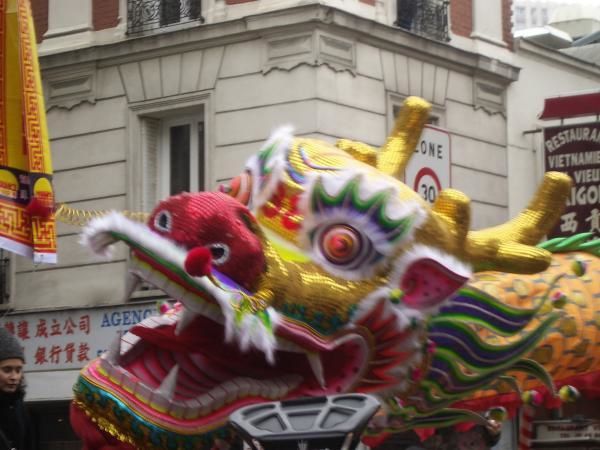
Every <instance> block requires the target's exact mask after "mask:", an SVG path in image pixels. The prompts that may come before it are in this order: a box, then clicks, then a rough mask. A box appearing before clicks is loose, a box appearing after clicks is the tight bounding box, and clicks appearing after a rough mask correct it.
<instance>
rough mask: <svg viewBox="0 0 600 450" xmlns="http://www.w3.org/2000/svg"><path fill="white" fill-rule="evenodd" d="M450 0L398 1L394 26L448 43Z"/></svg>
mask: <svg viewBox="0 0 600 450" xmlns="http://www.w3.org/2000/svg"><path fill="white" fill-rule="evenodd" d="M449 3H450V2H449V0H396V21H395V22H394V25H396V26H397V27H399V28H402V29H404V30H408V31H411V32H413V33H415V34H420V35H422V36H426V37H428V38H431V39H436V40H438V41H448V40H449V37H448V5H449Z"/></svg>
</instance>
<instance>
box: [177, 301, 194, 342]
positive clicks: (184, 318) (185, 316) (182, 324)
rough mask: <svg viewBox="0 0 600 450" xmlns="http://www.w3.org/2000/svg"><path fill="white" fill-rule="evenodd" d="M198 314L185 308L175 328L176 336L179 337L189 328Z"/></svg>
mask: <svg viewBox="0 0 600 450" xmlns="http://www.w3.org/2000/svg"><path fill="white" fill-rule="evenodd" d="M196 316H197V314H196V313H195V312H193V311H190V310H189V309H187V308H183V309H182V310H181V312H180V313H179V321H178V322H177V326H176V327H175V335H176V336H179V335H180V334H181V333H182V332H183V330H185V329H186V328H187V326H188V325H189V324H190V323H192V322H193V321H194V319H195V318H196Z"/></svg>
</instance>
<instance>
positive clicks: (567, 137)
mask: <svg viewBox="0 0 600 450" xmlns="http://www.w3.org/2000/svg"><path fill="white" fill-rule="evenodd" d="M544 162H545V168H546V171H550V170H552V171H558V172H564V173H566V174H568V175H570V176H571V178H572V179H573V188H572V189H571V195H570V197H569V200H568V203H567V207H566V208H565V211H564V212H563V214H562V216H561V220H560V222H559V223H558V224H557V225H556V227H555V228H554V229H553V230H552V232H551V233H550V234H549V236H548V237H559V236H570V235H573V234H576V233H583V232H590V231H591V232H593V233H594V234H595V235H596V236H597V237H600V123H591V124H580V125H565V126H560V127H553V128H546V129H545V130H544Z"/></svg>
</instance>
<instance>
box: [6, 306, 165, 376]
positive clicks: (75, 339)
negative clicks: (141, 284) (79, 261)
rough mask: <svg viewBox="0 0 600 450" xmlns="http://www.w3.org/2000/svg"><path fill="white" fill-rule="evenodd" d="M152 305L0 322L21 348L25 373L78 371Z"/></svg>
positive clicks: (13, 316) (17, 316) (26, 315)
mask: <svg viewBox="0 0 600 450" xmlns="http://www.w3.org/2000/svg"><path fill="white" fill-rule="evenodd" d="M155 315H158V308H157V305H156V303H154V302H153V303H136V304H130V305H118V306H110V307H99V308H94V309H70V310H65V311H56V312H32V313H24V314H9V315H6V316H4V317H3V318H2V319H0V326H4V327H5V328H6V329H7V330H8V331H9V332H10V333H12V334H14V335H15V337H17V338H18V339H19V341H20V342H21V343H22V344H23V349H24V351H25V359H26V364H27V367H26V369H27V371H28V372H37V371H47V370H63V369H79V368H81V367H83V366H84V365H85V364H86V363H87V362H88V361H91V360H92V359H94V358H96V357H97V356H99V355H101V354H102V353H103V352H104V351H105V350H106V349H107V348H108V346H109V345H110V343H111V342H112V341H113V340H114V339H115V336H117V335H122V334H123V333H125V332H126V331H127V330H128V329H129V328H131V327H132V326H133V325H135V324H136V323H138V322H141V321H142V320H144V319H146V318H147V317H150V316H155Z"/></svg>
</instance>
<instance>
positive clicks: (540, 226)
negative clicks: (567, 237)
mask: <svg viewBox="0 0 600 450" xmlns="http://www.w3.org/2000/svg"><path fill="white" fill-rule="evenodd" d="M571 184H572V180H571V178H570V177H569V176H568V175H566V174H564V173H560V172H547V173H546V174H545V176H544V180H543V182H542V184H541V186H540V187H539V188H538V190H537V192H536V194H535V196H534V198H533V199H532V200H531V202H530V203H529V205H528V206H527V208H525V209H524V210H523V211H522V212H521V213H520V214H519V215H518V216H517V217H515V218H514V219H512V220H510V221H509V222H506V223H505V224H503V225H499V226H497V227H493V228H486V229H484V230H479V231H471V232H469V233H468V235H467V246H466V253H467V258H468V259H469V260H470V261H472V262H473V263H474V264H475V270H502V271H506V272H513V273H536V272H539V271H542V270H545V269H546V268H547V267H548V265H549V264H550V259H551V255H550V253H549V252H547V251H546V250H543V249H541V248H539V247H535V245H536V244H538V243H539V242H540V241H541V240H542V239H543V238H544V236H545V235H546V234H548V232H549V231H550V230H551V229H552V228H553V227H554V225H555V223H556V222H557V220H558V219H559V218H560V215H561V214H562V211H563V209H564V206H565V203H566V201H567V198H568V197H569V194H570V191H571Z"/></svg>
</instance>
